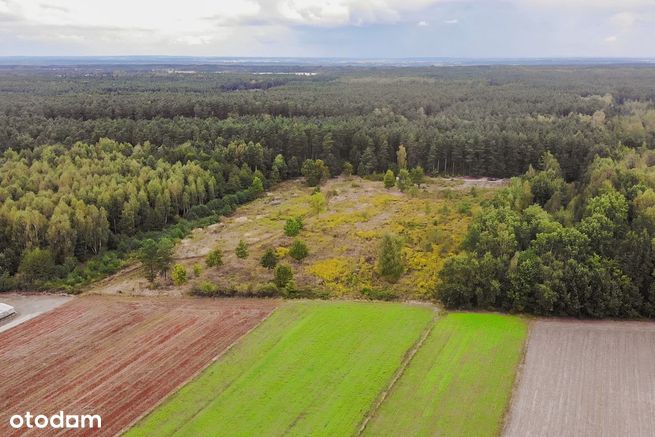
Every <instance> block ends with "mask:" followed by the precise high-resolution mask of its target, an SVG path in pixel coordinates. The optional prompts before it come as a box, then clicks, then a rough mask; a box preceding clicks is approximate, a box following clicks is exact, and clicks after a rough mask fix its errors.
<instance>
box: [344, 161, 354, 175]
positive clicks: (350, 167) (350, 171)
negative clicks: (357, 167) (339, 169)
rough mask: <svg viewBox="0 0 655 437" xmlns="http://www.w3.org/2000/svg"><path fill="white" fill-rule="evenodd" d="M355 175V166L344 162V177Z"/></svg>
mask: <svg viewBox="0 0 655 437" xmlns="http://www.w3.org/2000/svg"><path fill="white" fill-rule="evenodd" d="M352 174H353V165H352V164H351V163H349V162H344V163H343V175H344V176H346V177H350V176H352Z"/></svg>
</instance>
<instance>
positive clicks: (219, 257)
mask: <svg viewBox="0 0 655 437" xmlns="http://www.w3.org/2000/svg"><path fill="white" fill-rule="evenodd" d="M205 264H207V267H218V266H222V265H223V252H221V249H219V248H218V247H217V248H215V249H214V250H212V251H211V252H209V253H208V254H207V258H205Z"/></svg>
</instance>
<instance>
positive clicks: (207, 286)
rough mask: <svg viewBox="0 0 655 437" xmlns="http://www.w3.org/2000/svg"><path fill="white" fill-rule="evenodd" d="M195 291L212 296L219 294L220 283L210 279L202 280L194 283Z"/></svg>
mask: <svg viewBox="0 0 655 437" xmlns="http://www.w3.org/2000/svg"><path fill="white" fill-rule="evenodd" d="M192 291H193V293H195V294H204V295H208V296H212V295H215V294H218V285H216V284H214V283H213V282H209V281H202V282H200V283H196V284H194V285H193V290H192Z"/></svg>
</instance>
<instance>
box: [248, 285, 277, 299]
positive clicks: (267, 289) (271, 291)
mask: <svg viewBox="0 0 655 437" xmlns="http://www.w3.org/2000/svg"><path fill="white" fill-rule="evenodd" d="M254 294H255V296H256V297H274V296H279V295H280V289H279V288H278V287H277V285H275V284H273V283H271V282H269V283H266V284H264V285H262V286H261V287H259V288H258V289H257V290H255V293H254Z"/></svg>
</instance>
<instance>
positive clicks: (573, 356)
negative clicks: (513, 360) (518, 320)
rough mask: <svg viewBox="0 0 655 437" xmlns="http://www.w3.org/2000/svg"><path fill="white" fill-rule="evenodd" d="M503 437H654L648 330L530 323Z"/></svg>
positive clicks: (654, 335)
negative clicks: (525, 351)
mask: <svg viewBox="0 0 655 437" xmlns="http://www.w3.org/2000/svg"><path fill="white" fill-rule="evenodd" d="M517 384H518V385H517V387H516V389H515V393H514V399H513V402H512V407H511V410H510V414H509V417H508V421H507V424H506V427H505V434H506V435H507V436H520V437H528V436H540V437H547V436H558V437H562V436H582V437H584V436H594V437H595V436H631V437H635V436H653V435H655V323H648V322H579V321H564V320H548V321H546V320H540V321H537V322H534V323H533V325H532V329H531V331H530V337H529V340H528V347H527V353H526V356H525V363H524V366H523V369H522V371H521V375H520V376H519V380H518V381H517Z"/></svg>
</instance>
